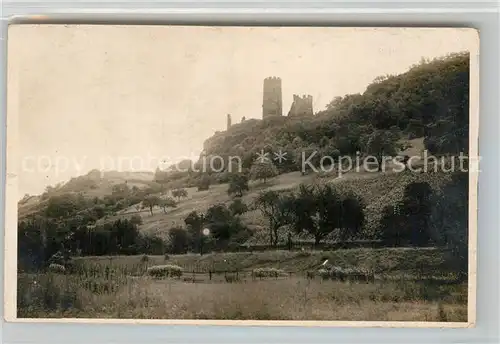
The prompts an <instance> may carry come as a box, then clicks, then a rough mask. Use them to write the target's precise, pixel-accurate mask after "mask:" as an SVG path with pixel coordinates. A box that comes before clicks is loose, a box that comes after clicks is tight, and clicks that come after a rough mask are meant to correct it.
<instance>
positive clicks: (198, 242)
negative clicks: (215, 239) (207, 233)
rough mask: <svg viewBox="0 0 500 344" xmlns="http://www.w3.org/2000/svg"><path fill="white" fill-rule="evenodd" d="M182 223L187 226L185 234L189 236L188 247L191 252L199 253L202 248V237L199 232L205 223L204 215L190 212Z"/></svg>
mask: <svg viewBox="0 0 500 344" xmlns="http://www.w3.org/2000/svg"><path fill="white" fill-rule="evenodd" d="M184 223H185V224H186V226H187V232H188V234H189V240H190V246H191V248H192V250H193V251H198V250H200V251H201V250H202V247H203V242H202V241H203V235H202V233H201V231H202V230H203V227H204V225H205V223H206V220H205V215H204V214H198V213H197V212H196V211H192V212H190V213H189V214H188V216H186V218H185V219H184Z"/></svg>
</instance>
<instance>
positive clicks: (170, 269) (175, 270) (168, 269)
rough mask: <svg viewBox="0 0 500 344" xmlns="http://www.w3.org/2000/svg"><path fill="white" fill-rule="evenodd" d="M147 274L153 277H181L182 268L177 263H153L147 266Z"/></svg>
mask: <svg viewBox="0 0 500 344" xmlns="http://www.w3.org/2000/svg"><path fill="white" fill-rule="evenodd" d="M148 275H150V276H152V277H155V278H162V277H181V276H182V268H181V267H180V266H177V265H155V266H151V267H150V268H148Z"/></svg>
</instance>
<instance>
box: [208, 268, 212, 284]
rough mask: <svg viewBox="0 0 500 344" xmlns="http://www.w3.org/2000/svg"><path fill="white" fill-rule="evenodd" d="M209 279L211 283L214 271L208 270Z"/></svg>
mask: <svg viewBox="0 0 500 344" xmlns="http://www.w3.org/2000/svg"><path fill="white" fill-rule="evenodd" d="M208 278H209V279H210V281H211V280H212V270H208Z"/></svg>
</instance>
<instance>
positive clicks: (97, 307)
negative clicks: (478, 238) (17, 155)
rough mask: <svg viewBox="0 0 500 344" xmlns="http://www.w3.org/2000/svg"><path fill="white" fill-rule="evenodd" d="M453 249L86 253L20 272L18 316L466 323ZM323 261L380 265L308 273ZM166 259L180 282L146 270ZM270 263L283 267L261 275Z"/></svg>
mask: <svg viewBox="0 0 500 344" xmlns="http://www.w3.org/2000/svg"><path fill="white" fill-rule="evenodd" d="M445 254H446V252H443V251H441V250H436V249H380V250H376V249H352V250H337V251H330V252H320V251H311V252H289V251H267V252H257V253H243V252H241V253H212V254H206V255H203V256H200V255H196V254H186V255H170V256H119V257H85V258H79V259H75V268H74V271H72V272H66V273H62V274H57V273H52V272H45V273H38V274H27V273H26V274H20V275H19V277H18V316H19V317H28V318H29V317H44V318H47V317H48V318H61V317H77V318H120V319H126V318H136V319H228V320H231V319H233V320H236V319H238V320H245V319H253V320H355V321H453V322H462V321H467V285H466V284H463V283H455V282H454V278H455V277H454V275H453V273H452V270H451V269H449V270H447V267H446V265H445V263H444V262H443V257H444V255H445ZM417 258H418V259H417ZM323 259H329V260H333V261H335V262H336V264H338V265H339V266H343V267H349V266H356V267H358V268H364V269H370V268H373V267H374V266H375V265H377V266H378V268H377V269H374V270H375V273H376V275H375V276H376V280H375V282H374V283H363V282H349V281H346V282H341V281H335V280H323V279H321V278H319V277H315V278H313V279H308V278H307V277H306V272H307V271H310V270H312V269H314V268H317V267H318V266H319V265H320V264H321V261H322V260H323ZM366 262H370V263H371V264H373V267H370V266H365V265H363V264H365V263H366ZM158 264H175V265H179V266H182V267H183V269H184V273H183V275H182V276H181V277H179V278H166V279H157V278H152V277H150V276H148V275H147V274H146V271H147V268H148V267H149V266H153V265H158ZM421 266H425V267H426V268H425V270H423V269H421ZM261 267H275V268H279V269H280V270H282V271H283V272H284V273H283V274H282V275H280V276H277V277H265V278H255V277H254V276H252V270H253V269H255V268H261ZM209 271H214V272H213V273H209ZM438 271H439V272H438ZM447 271H448V272H447ZM228 276H233V278H232V279H228ZM234 277H236V278H234ZM228 280H229V283H228Z"/></svg>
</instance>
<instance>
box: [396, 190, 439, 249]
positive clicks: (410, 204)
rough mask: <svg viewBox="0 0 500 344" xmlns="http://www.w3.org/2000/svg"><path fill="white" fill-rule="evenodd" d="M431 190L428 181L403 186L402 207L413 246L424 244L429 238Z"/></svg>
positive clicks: (430, 238)
mask: <svg viewBox="0 0 500 344" xmlns="http://www.w3.org/2000/svg"><path fill="white" fill-rule="evenodd" d="M432 196H433V190H432V188H431V186H430V185H429V184H428V183H425V182H414V183H410V184H408V185H407V186H406V188H405V193H404V197H403V201H402V209H403V212H404V214H405V218H406V222H407V224H408V226H409V228H410V233H411V238H410V243H411V244H412V245H415V246H425V245H427V244H428V243H429V242H430V241H431V240H432V237H431V232H430V215H431V211H432V207H433V204H432V203H431V200H432Z"/></svg>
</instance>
